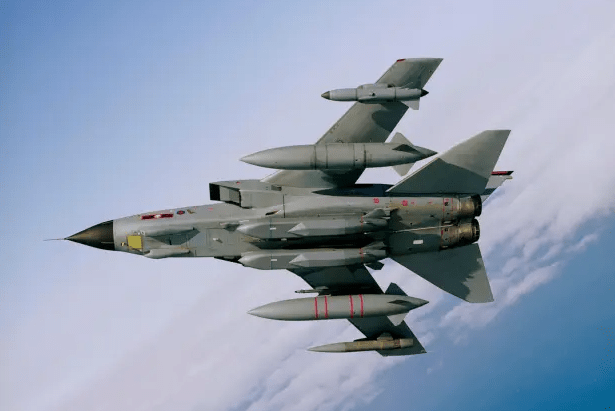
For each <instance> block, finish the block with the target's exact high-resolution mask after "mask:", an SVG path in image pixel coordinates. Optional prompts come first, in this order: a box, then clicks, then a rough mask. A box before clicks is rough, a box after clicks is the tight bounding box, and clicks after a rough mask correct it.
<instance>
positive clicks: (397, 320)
mask: <svg viewBox="0 0 615 411" xmlns="http://www.w3.org/2000/svg"><path fill="white" fill-rule="evenodd" d="M406 315H408V311H406V312H405V313H401V314H395V315H389V316H388V319H389V320H390V321H391V322H392V323H393V325H394V326H398V325H399V324H401V323H403V322H404V318H406Z"/></svg>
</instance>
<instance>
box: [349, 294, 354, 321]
mask: <svg viewBox="0 0 615 411" xmlns="http://www.w3.org/2000/svg"><path fill="white" fill-rule="evenodd" d="M348 298H350V318H354V303H353V302H352V295H349V296H348Z"/></svg>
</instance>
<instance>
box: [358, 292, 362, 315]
mask: <svg viewBox="0 0 615 411" xmlns="http://www.w3.org/2000/svg"><path fill="white" fill-rule="evenodd" d="M359 298H360V299H361V318H363V294H359Z"/></svg>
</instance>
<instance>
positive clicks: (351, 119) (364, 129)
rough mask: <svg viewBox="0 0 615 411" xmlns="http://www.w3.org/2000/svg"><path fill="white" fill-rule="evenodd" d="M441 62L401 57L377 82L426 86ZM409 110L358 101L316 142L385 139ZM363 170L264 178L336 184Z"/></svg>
mask: <svg viewBox="0 0 615 411" xmlns="http://www.w3.org/2000/svg"><path fill="white" fill-rule="evenodd" d="M441 62H442V59H440V58H412V59H400V60H398V61H396V62H395V63H394V64H393V65H392V66H391V67H390V68H389V69H388V70H387V72H386V73H384V74H383V75H382V77H380V79H378V81H377V82H376V83H380V84H388V85H390V86H394V87H406V88H418V89H422V88H423V87H424V86H425V84H426V83H427V81H428V80H429V79H430V78H431V75H432V74H433V73H434V71H436V69H437V68H438V66H439V65H440V63H441ZM407 110H408V106H407V105H405V104H403V103H401V102H390V103H382V104H362V103H355V104H353V106H352V107H350V109H349V110H348V111H347V112H346V114H344V115H343V116H342V117H341V118H340V119H339V120H338V121H337V122H336V123H335V124H334V125H333V126H332V127H331V128H330V129H329V131H327V132H326V133H325V135H324V136H322V137H321V138H320V140H318V142H317V143H316V144H326V143H369V142H372V143H383V142H385V141H386V139H387V138H388V137H389V135H390V134H391V132H392V131H393V129H394V128H395V127H396V126H397V123H399V120H401V118H402V117H403V116H404V114H405V113H406V111H407ZM362 173H363V170H355V171H349V172H338V173H334V172H330V171H327V172H324V171H321V170H307V171H296V170H283V171H278V172H276V173H274V174H272V175H270V176H268V177H266V178H265V179H263V180H262V181H264V182H267V183H271V184H277V185H281V186H292V187H314V188H334V187H345V186H349V185H352V184H354V183H355V182H356V181H357V180H358V178H359V177H360V176H361V174H362Z"/></svg>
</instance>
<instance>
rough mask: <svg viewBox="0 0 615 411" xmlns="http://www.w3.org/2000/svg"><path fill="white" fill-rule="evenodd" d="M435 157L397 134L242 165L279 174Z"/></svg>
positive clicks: (281, 150)
mask: <svg viewBox="0 0 615 411" xmlns="http://www.w3.org/2000/svg"><path fill="white" fill-rule="evenodd" d="M434 154H436V152H435V151H432V150H429V149H427V148H424V147H418V146H415V145H413V144H412V143H410V142H409V141H408V140H407V139H406V138H405V137H404V136H403V135H402V134H401V133H397V134H396V135H395V137H393V139H392V140H391V142H389V143H332V144H312V145H300V146H287V147H278V148H272V149H269V150H263V151H259V152H258V153H254V154H250V155H247V156H245V157H243V158H242V159H241V161H243V162H244V163H248V164H253V165H255V166H260V167H267V168H275V169H278V170H352V169H365V168H372V167H388V166H399V165H402V164H404V165H405V164H413V163H415V162H417V161H419V160H423V159H425V158H427V157H431V156H433V155H434ZM407 169H409V167H408V168H407ZM396 171H398V170H396ZM398 172H399V171H398Z"/></svg>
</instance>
